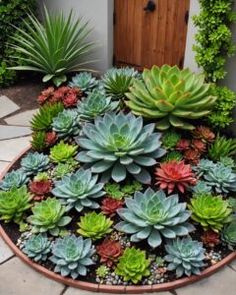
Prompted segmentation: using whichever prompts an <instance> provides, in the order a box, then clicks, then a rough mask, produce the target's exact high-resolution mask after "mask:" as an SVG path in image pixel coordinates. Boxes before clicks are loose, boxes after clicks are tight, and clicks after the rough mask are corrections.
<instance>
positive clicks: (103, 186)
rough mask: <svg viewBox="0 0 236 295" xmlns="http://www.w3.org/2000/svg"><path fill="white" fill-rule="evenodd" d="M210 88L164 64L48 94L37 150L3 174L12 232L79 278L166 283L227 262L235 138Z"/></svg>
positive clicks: (2, 206) (28, 249) (235, 212)
mask: <svg viewBox="0 0 236 295" xmlns="http://www.w3.org/2000/svg"><path fill="white" fill-rule="evenodd" d="M210 87H211V85H210V84H208V83H207V82H205V81H204V77H203V76H202V75H197V74H193V73H192V72H191V71H190V70H187V69H184V70H180V69H178V67H176V66H174V67H170V66H167V65H165V66H163V67H161V68H158V67H156V66H154V67H153V68H152V69H151V70H148V69H145V70H144V71H143V73H142V74H139V73H138V71H136V70H135V69H133V68H120V69H118V68H113V69H111V70H109V71H108V72H107V73H105V74H104V75H103V76H102V77H101V79H99V78H96V77H95V76H94V75H92V74H91V73H88V72H81V73H79V74H77V75H76V76H75V77H73V78H72V79H71V81H70V83H69V84H68V86H67V85H64V86H62V87H59V88H56V87H49V88H47V89H46V90H44V91H43V92H42V93H41V94H40V96H39V97H38V101H39V103H40V108H39V111H38V112H37V113H36V114H35V115H34V117H33V119H32V122H31V125H32V130H33V136H32V142H31V143H32V149H31V150H29V152H27V153H26V154H25V155H23V156H22V158H20V159H19V160H18V161H17V162H16V163H15V165H14V166H13V167H12V169H10V170H9V172H8V173H7V174H6V175H5V177H3V179H1V181H0V220H1V222H2V223H1V225H2V226H3V228H4V226H6V227H8V228H10V230H11V227H12V224H13V223H15V224H16V226H14V228H13V230H16V229H17V230H18V229H19V232H23V233H19V234H18V236H20V238H19V240H18V242H17V245H18V246H19V247H20V249H21V250H22V251H23V252H24V254H25V255H27V256H28V257H29V258H30V259H32V260H34V261H35V262H36V263H40V264H41V265H42V266H45V267H47V268H50V270H54V272H56V273H58V274H60V275H61V276H64V277H70V278H72V279H74V280H76V279H78V280H86V281H88V280H90V279H92V280H95V281H96V282H97V283H100V284H108V285H116V284H119V285H120V284H121V285H124V286H127V285H128V286H129V285H132V284H140V285H145V284H148V285H152V284H161V283H164V282H169V281H171V280H173V279H175V278H180V277H184V276H191V275H199V274H200V273H201V271H202V270H204V269H206V267H208V266H209V265H211V264H214V263H217V262H219V261H220V260H221V259H223V258H224V257H225V255H227V254H228V253H230V252H232V251H234V250H235V249H236V198H235V192H236V160H235V158H234V157H235V151H236V144H235V139H231V138H229V137H228V136H226V135H225V134H223V133H219V134H217V133H216V132H215V131H213V130H215V129H212V126H211V125H207V124H208V123H209V120H208V118H207V117H208V115H209V114H212V110H214V102H215V100H216V97H214V96H212V92H211V91H209V90H210ZM196 119H201V123H200V124H201V125H199V122H200V120H196ZM157 129H158V130H157ZM5 223H8V224H7V225H5ZM84 277H86V278H84Z"/></svg>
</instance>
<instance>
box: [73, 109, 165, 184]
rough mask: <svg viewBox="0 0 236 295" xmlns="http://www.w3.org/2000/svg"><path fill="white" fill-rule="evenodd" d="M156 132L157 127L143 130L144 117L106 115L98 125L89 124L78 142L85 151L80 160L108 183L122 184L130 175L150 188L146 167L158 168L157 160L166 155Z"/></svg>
mask: <svg viewBox="0 0 236 295" xmlns="http://www.w3.org/2000/svg"><path fill="white" fill-rule="evenodd" d="M154 128H155V125H154V124H149V125H146V126H143V119H142V117H138V118H136V117H135V116H134V115H132V114H131V113H129V114H124V113H122V112H120V113H119V114H115V113H111V114H105V116H104V117H98V118H96V119H95V123H94V124H92V123H87V124H85V125H84V126H83V135H82V136H80V137H78V138H76V139H75V140H76V142H77V143H78V144H79V146H80V147H81V149H82V151H81V152H80V153H79V154H78V155H77V160H78V161H80V162H82V163H89V165H90V167H91V169H92V172H93V173H102V174H103V179H104V180H109V179H110V178H112V179H113V180H114V181H115V182H121V181H123V180H125V179H126V176H127V172H129V173H130V174H131V175H132V176H133V177H135V178H136V180H138V181H140V182H142V183H146V184H148V183H150V182H151V176H150V174H149V172H148V171H147V170H146V169H145V168H144V167H150V166H153V165H155V164H156V160H155V159H156V158H159V157H161V156H163V155H164V154H165V150H163V149H161V148H160V146H161V142H160V137H161V134H160V133H154ZM83 149H84V150H85V151H83Z"/></svg>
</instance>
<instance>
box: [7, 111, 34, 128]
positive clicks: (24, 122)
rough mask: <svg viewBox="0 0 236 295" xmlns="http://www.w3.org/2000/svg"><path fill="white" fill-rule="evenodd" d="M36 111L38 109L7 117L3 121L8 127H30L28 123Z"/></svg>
mask: <svg viewBox="0 0 236 295" xmlns="http://www.w3.org/2000/svg"><path fill="white" fill-rule="evenodd" d="M37 111H38V109H35V110H29V111H25V112H22V113H19V114H17V115H14V116H11V117H8V118H6V119H5V120H4V121H5V122H6V123H7V124H9V125H16V126H28V127H30V121H31V119H32V117H33V116H34V115H35V114H36V113H37Z"/></svg>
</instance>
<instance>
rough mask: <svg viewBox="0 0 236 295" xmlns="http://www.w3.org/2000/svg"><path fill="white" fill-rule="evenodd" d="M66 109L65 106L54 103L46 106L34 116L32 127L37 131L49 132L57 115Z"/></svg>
mask: <svg viewBox="0 0 236 295" xmlns="http://www.w3.org/2000/svg"><path fill="white" fill-rule="evenodd" d="M63 109H64V107H63V104H62V103H60V102H58V103H53V104H48V103H46V104H44V105H43V106H42V107H40V109H39V111H38V113H37V114H35V115H34V117H33V119H32V121H31V127H32V129H33V130H35V131H47V130H50V129H51V128H52V122H53V119H54V118H55V117H57V115H58V114H59V113H60V112H62V111H63Z"/></svg>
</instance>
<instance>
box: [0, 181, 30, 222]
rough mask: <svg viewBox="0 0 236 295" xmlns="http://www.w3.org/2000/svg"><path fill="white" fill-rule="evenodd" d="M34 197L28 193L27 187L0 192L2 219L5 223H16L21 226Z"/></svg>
mask: <svg viewBox="0 0 236 295" xmlns="http://www.w3.org/2000/svg"><path fill="white" fill-rule="evenodd" d="M31 199H32V196H31V195H30V194H29V193H28V192H27V187H26V186H22V187H20V188H15V187H13V188H12V189H10V190H9V191H7V192H5V191H0V219H1V220H3V221H4V222H10V221H14V222H15V223H17V224H20V223H21V222H22V220H23V217H24V213H25V211H27V210H28V209H29V208H30V207H31V204H30V201H31Z"/></svg>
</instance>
